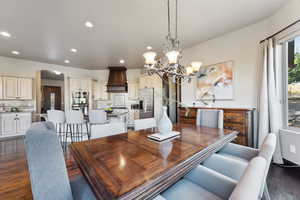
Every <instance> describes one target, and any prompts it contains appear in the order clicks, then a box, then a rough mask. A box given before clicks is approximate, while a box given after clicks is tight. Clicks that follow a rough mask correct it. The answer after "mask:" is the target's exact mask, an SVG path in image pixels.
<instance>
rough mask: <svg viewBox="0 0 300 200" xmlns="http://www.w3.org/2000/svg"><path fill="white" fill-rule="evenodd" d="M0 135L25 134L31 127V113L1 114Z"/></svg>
mask: <svg viewBox="0 0 300 200" xmlns="http://www.w3.org/2000/svg"><path fill="white" fill-rule="evenodd" d="M0 121H1V123H0V125H1V129H0V130H1V135H17V134H25V132H26V130H27V129H28V128H29V127H30V126H31V113H2V114H1V115H0Z"/></svg>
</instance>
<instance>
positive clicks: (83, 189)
mask: <svg viewBox="0 0 300 200" xmlns="http://www.w3.org/2000/svg"><path fill="white" fill-rule="evenodd" d="M25 147H26V156H27V163H28V168H29V174H30V183H31V189H32V194H33V198H34V200H45V199H53V200H54V199H55V200H95V199H96V198H95V196H94V194H93V192H92V190H91V188H90V187H89V185H88V184H87V183H86V181H85V179H84V178H83V177H82V176H79V177H76V178H74V179H73V180H72V181H71V182H70V181H69V178H68V173H67V168H66V164H65V160H64V155H63V150H62V147H61V145H60V142H59V139H58V136H57V134H56V133H55V127H54V125H53V124H52V123H51V122H43V123H41V122H40V123H33V125H32V126H31V128H29V130H28V131H27V132H26V136H25Z"/></svg>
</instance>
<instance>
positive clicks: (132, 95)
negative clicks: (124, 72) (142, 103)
mask: <svg viewBox="0 0 300 200" xmlns="http://www.w3.org/2000/svg"><path fill="white" fill-rule="evenodd" d="M138 98H139V84H138V83H128V99H129V100H137V99H138Z"/></svg>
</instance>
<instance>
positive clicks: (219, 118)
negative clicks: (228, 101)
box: [196, 109, 224, 129]
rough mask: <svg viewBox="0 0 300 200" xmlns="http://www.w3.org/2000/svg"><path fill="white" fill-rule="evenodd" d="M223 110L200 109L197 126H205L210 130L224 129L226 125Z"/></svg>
mask: <svg viewBox="0 0 300 200" xmlns="http://www.w3.org/2000/svg"><path fill="white" fill-rule="evenodd" d="M223 121H224V112H223V110H214V109H198V110H197V117H196V125H197V126H205V127H210V128H221V129H222V128H223V126H224V125H223V124H224V122H223Z"/></svg>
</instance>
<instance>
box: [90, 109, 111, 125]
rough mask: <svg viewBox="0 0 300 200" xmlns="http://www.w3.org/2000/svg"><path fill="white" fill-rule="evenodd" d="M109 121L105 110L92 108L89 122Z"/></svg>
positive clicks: (100, 122)
mask: <svg viewBox="0 0 300 200" xmlns="http://www.w3.org/2000/svg"><path fill="white" fill-rule="evenodd" d="M106 121H107V115H106V112H105V111H104V110H91V111H90V112H89V122H90V123H91V124H102V123H105V122H106Z"/></svg>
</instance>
